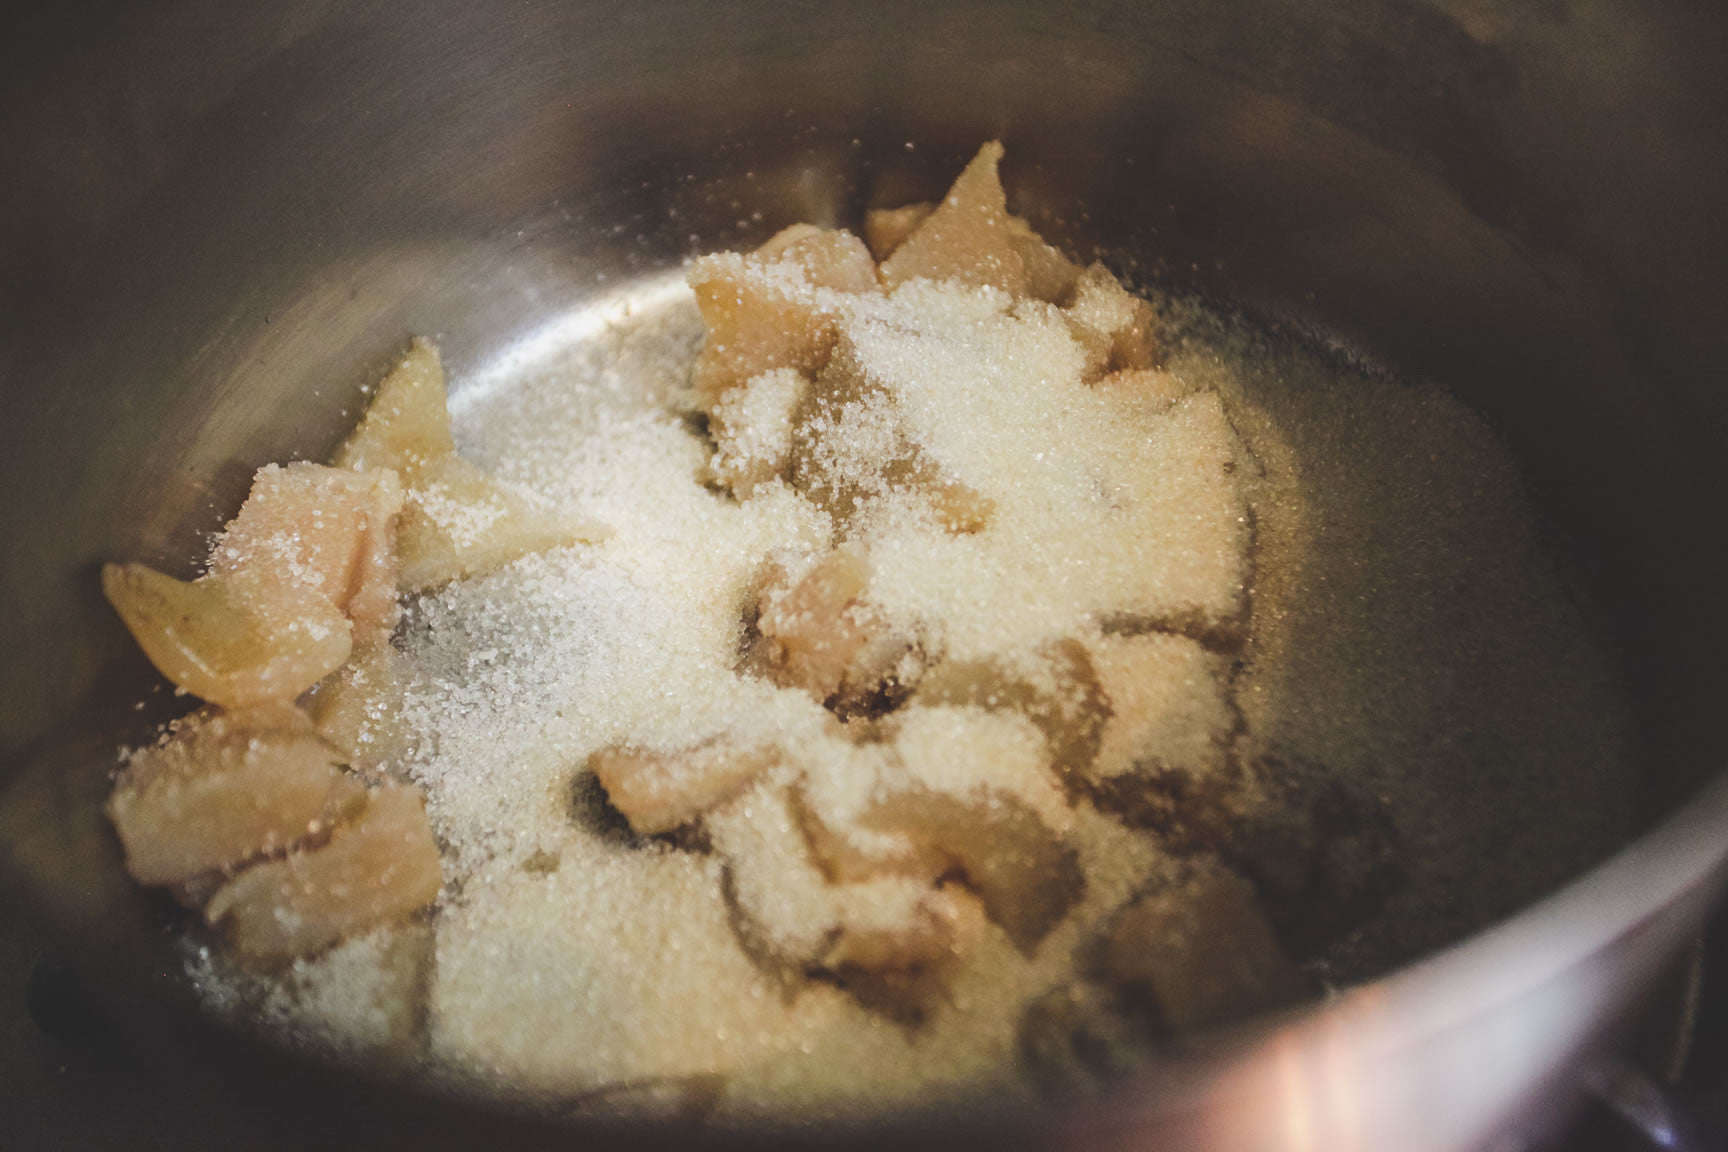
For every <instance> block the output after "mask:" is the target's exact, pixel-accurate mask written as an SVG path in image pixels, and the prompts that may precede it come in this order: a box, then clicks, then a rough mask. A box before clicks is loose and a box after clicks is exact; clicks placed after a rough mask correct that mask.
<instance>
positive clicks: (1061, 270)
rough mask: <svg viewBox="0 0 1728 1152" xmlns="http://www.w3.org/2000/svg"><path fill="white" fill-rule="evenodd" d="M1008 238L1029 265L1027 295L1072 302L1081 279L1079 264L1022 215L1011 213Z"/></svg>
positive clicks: (1060, 302) (1050, 301)
mask: <svg viewBox="0 0 1728 1152" xmlns="http://www.w3.org/2000/svg"><path fill="white" fill-rule="evenodd" d="M1008 242H1009V243H1010V244H1012V245H1013V246H1014V250H1015V251H1016V252H1018V253H1020V259H1021V261H1022V262H1024V263H1025V265H1026V295H1028V296H1030V297H1032V298H1033V299H1034V300H1043V301H1044V302H1046V303H1049V304H1066V303H1068V301H1069V300H1070V299H1071V298H1072V297H1073V295H1074V286H1075V284H1076V283H1077V282H1078V281H1079V279H1080V267H1079V265H1077V264H1075V263H1074V262H1073V261H1072V260H1070V259H1068V257H1066V256H1064V255H1062V253H1061V251H1060V250H1059V249H1057V248H1056V247H1055V246H1053V245H1051V244H1047V243H1045V241H1044V237H1042V236H1040V235H1039V234H1038V233H1037V232H1036V231H1035V230H1034V229H1033V227H1032V225H1030V224H1028V223H1026V221H1024V220H1022V219H1021V218H1020V217H1018V216H1010V217H1008Z"/></svg>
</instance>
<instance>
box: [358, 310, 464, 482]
mask: <svg viewBox="0 0 1728 1152" xmlns="http://www.w3.org/2000/svg"><path fill="white" fill-rule="evenodd" d="M455 454H456V439H455V437H454V436H452V435H451V434H450V412H449V409H448V408H447V407H446V406H445V402H444V364H443V362H442V361H441V360H440V359H439V356H438V349H437V348H436V347H435V346H434V345H433V344H432V343H431V342H430V341H427V340H421V339H418V338H417V339H415V341H414V342H413V343H412V344H410V345H409V346H408V353H407V355H405V356H403V357H402V359H401V360H399V361H397V363H396V367H395V368H393V369H391V370H390V374H389V375H388V376H385V377H384V380H383V382H382V383H380V384H379V385H378V391H377V392H376V393H375V394H374V395H373V397H372V403H371V405H370V406H368V407H367V409H366V415H365V416H364V417H363V418H362V419H361V421H360V425H359V427H357V428H355V429H354V432H353V434H352V435H350V436H349V437H348V441H347V443H345V444H343V445H342V450H341V451H340V452H338V453H337V454H336V460H335V464H336V467H338V468H349V469H353V470H354V471H357V472H370V471H373V470H374V469H378V468H394V469H396V470H397V471H399V472H403V473H407V472H412V471H413V470H414V469H415V468H418V467H420V466H422V465H425V464H430V463H432V462H433V461H435V460H441V459H443V458H444V457H446V456H454V455H455Z"/></svg>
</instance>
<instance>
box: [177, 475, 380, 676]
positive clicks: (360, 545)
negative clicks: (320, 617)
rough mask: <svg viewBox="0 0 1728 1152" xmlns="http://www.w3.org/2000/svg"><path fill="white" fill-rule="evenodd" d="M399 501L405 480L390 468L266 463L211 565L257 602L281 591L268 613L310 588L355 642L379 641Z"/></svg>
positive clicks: (291, 606)
mask: <svg viewBox="0 0 1728 1152" xmlns="http://www.w3.org/2000/svg"><path fill="white" fill-rule="evenodd" d="M401 510H402V485H401V481H400V480H399V479H398V478H397V474H396V472H395V471H394V470H392V469H389V468H382V469H379V470H377V471H374V472H368V473H355V472H349V471H345V470H343V469H340V468H327V467H325V466H324V465H322V464H307V463H297V464H289V465H287V466H286V467H278V466H277V465H274V464H271V465H266V466H265V467H263V468H261V469H259V470H258V475H257V476H256V477H255V478H254V479H253V481H252V491H251V493H250V494H249V495H248V496H247V497H246V503H244V504H243V505H241V506H240V514H239V515H238V516H236V517H235V518H234V519H233V521H232V522H230V523H229V525H228V526H227V527H226V528H225V529H223V531H222V535H221V537H220V538H219V539H218V540H217V541H216V545H215V547H214V548H212V549H211V552H210V575H211V577H213V578H216V579H226V580H232V581H235V582H239V583H243V584H244V585H245V586H246V587H247V588H248V589H249V597H250V599H251V601H252V602H253V603H254V604H255V605H262V604H263V603H264V602H265V601H267V600H274V601H279V602H280V603H281V608H280V609H278V610H277V611H274V612H270V613H269V614H272V615H276V616H281V617H288V616H290V615H291V613H292V612H293V611H294V610H295V608H296V606H297V605H298V603H299V602H300V601H301V600H302V599H303V595H302V590H303V589H304V590H310V591H313V592H316V593H317V594H319V595H321V596H323V597H324V598H325V599H328V600H329V601H330V603H332V604H333V605H335V606H336V608H337V609H338V610H339V611H340V612H342V613H343V614H344V615H345V616H347V617H348V619H349V620H350V621H351V622H352V624H353V639H354V642H355V643H356V644H360V645H365V644H376V643H379V642H381V641H382V640H383V639H385V638H387V637H388V636H389V635H390V630H391V629H392V628H394V627H395V626H396V616H397V605H396V548H395V527H396V519H397V514H398V513H399V512H400V511H401ZM290 585H294V586H297V587H290ZM267 611H268V610H267Z"/></svg>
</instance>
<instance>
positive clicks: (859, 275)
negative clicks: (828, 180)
mask: <svg viewBox="0 0 1728 1152" xmlns="http://www.w3.org/2000/svg"><path fill="white" fill-rule="evenodd" d="M688 279H689V282H690V287H691V289H692V290H693V291H694V292H695V293H696V307H697V309H698V310H699V311H700V312H701V314H702V321H703V323H704V325H705V326H706V328H707V330H708V335H707V339H706V340H704V341H703V344H702V352H701V354H700V355H699V356H698V357H697V360H696V368H695V372H694V374H693V375H692V378H691V383H692V385H693V386H694V388H695V391H696V403H697V406H698V407H699V408H701V409H702V410H703V411H705V412H709V411H712V410H713V408H714V406H715V405H716V404H718V403H719V402H720V398H721V397H722V396H724V395H725V394H726V393H727V392H729V391H731V390H732V389H734V388H737V387H739V386H741V385H743V384H744V383H746V382H747V381H749V380H750V379H752V378H753V377H756V376H759V375H761V374H762V373H764V372H771V371H773V370H775V369H777V368H790V369H792V370H794V371H796V372H799V373H802V374H803V375H805V376H814V375H815V374H816V373H817V372H819V371H821V369H822V366H823V365H824V364H826V363H827V361H828V356H829V353H830V352H832V351H833V348H834V332H835V327H834V326H835V318H836V314H837V309H838V308H839V307H840V305H841V301H842V300H843V298H844V294H846V293H853V292H864V291H875V290H876V286H877V285H876V269H875V265H874V264H873V263H872V262H871V259H870V253H869V252H868V251H867V250H866V249H865V247H864V245H863V242H862V241H860V240H859V239H858V238H857V237H856V236H853V235H852V234H851V233H850V232H845V231H827V232H825V231H821V230H819V229H813V228H811V227H810V226H809V225H794V226H793V227H792V228H788V229H787V230H785V231H784V232H781V233H780V235H778V236H776V237H775V238H774V239H772V240H770V241H769V242H768V243H767V244H765V245H763V248H762V250H761V251H760V252H757V253H755V254H752V255H748V256H747V255H742V254H740V253H736V252H725V253H719V254H717V255H713V256H704V257H702V258H701V259H700V260H697V261H696V262H695V263H693V264H692V265H691V266H690V273H689V277H688Z"/></svg>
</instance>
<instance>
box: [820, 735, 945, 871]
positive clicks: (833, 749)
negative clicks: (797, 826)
mask: <svg viewBox="0 0 1728 1152" xmlns="http://www.w3.org/2000/svg"><path fill="white" fill-rule="evenodd" d="M897 760H898V754H897V753H896V752H895V751H894V748H893V746H892V745H889V744H853V743H851V742H850V741H847V740H844V739H840V738H827V739H823V740H820V741H817V742H816V743H814V744H813V745H810V746H808V747H805V748H801V749H799V750H798V763H799V766H800V767H802V768H803V769H804V775H803V777H802V779H801V780H800V782H799V784H798V787H797V789H796V790H795V791H794V792H793V797H792V798H793V801H794V805H795V807H796V809H797V812H798V815H799V817H800V819H801V824H802V827H803V829H804V834H805V835H806V836H807V837H808V838H809V840H810V847H811V850H812V851H813V852H814V853H815V856H816V860H817V862H818V863H819V864H820V865H821V867H822V870H823V872H824V873H825V874H826V875H827V876H828V878H829V879H831V880H835V881H839V882H850V881H857V880H864V879H868V878H869V877H872V876H882V875H890V874H892V875H909V876H917V877H922V878H923V879H925V880H927V881H932V882H933V881H934V880H935V879H936V877H937V876H938V875H940V874H941V872H942V869H943V868H944V867H946V866H947V864H946V861H945V860H944V859H943V858H942V857H941V855H940V854H939V853H936V852H932V851H930V850H928V849H927V848H925V847H924V846H923V845H921V844H920V843H918V842H917V841H915V840H913V839H911V838H910V837H907V836H903V835H900V834H898V833H894V832H885V831H882V830H881V829H877V828H873V827H871V826H870V825H869V824H868V823H867V822H866V817H867V816H868V815H869V813H870V811H871V809H872V807H873V806H874V805H875V803H876V800H877V799H878V796H879V793H880V784H881V782H882V781H883V780H885V779H889V778H891V777H899V776H902V775H903V774H904V769H902V768H901V767H899V766H898V764H897V763H896V762H897Z"/></svg>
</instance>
